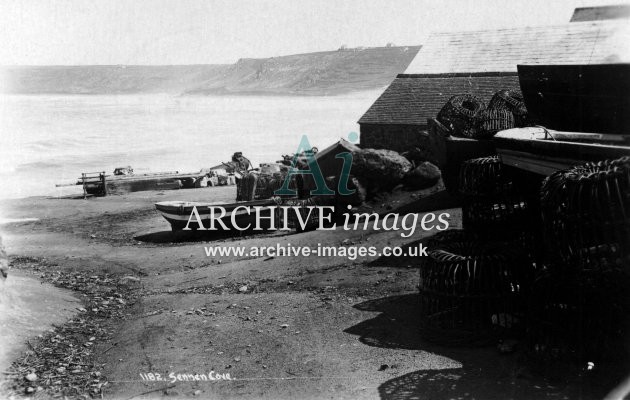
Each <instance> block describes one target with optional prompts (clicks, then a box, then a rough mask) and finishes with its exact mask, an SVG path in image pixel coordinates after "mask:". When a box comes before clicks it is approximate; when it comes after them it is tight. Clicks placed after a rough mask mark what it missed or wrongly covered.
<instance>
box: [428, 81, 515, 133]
mask: <svg viewBox="0 0 630 400" xmlns="http://www.w3.org/2000/svg"><path fill="white" fill-rule="evenodd" d="M437 120H438V121H439V122H440V123H441V124H442V125H444V126H445V127H446V128H447V129H448V130H449V132H450V133H451V134H452V135H454V136H460V137H466V138H471V139H488V138H491V137H492V136H494V135H495V134H496V133H497V132H499V131H502V130H505V129H511V128H515V127H522V126H526V125H527V108H526V107H525V103H524V101H523V95H522V94H521V93H520V92H518V91H515V90H500V91H498V92H496V93H495V94H494V96H492V99H491V100H490V102H489V103H488V106H487V107H486V105H485V104H484V102H483V101H482V100H481V99H480V98H479V97H477V96H474V95H472V94H462V95H456V96H453V97H451V98H450V99H449V100H448V101H447V102H446V104H445V105H444V107H442V109H441V110H440V112H439V113H438V115H437Z"/></svg>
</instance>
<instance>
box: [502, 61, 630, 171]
mask: <svg viewBox="0 0 630 400" xmlns="http://www.w3.org/2000/svg"><path fill="white" fill-rule="evenodd" d="M518 72H519V80H520V85H521V90H522V92H523V97H524V100H525V105H526V107H527V110H528V112H529V113H530V117H531V119H532V121H533V122H534V123H535V124H536V125H537V126H536V127H530V128H521V129H509V130H505V131H501V132H499V133H498V134H496V135H495V136H494V137H493V142H494V145H495V146H496V151H497V153H498V154H499V155H500V156H501V159H502V161H503V163H504V164H507V165H510V166H513V167H516V168H519V169H521V170H525V171H528V172H532V173H535V174H538V175H549V174H551V173H553V172H555V171H558V170H564V169H567V168H570V167H572V166H574V165H578V164H583V163H585V162H589V161H600V160H605V159H615V158H619V157H622V156H625V155H630V64H601V65H519V66H518Z"/></svg>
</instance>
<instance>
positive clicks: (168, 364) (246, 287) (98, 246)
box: [1, 186, 606, 399]
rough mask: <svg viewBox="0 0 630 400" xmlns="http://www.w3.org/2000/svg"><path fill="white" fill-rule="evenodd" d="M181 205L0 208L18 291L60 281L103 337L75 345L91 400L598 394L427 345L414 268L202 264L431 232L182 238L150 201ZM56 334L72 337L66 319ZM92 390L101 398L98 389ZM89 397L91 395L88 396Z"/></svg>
mask: <svg viewBox="0 0 630 400" xmlns="http://www.w3.org/2000/svg"><path fill="white" fill-rule="evenodd" d="M437 189H438V188H437V187H436V188H432V189H428V190H425V191H420V192H417V193H413V196H412V194H410V193H408V192H401V191H395V192H394V193H392V194H390V195H389V197H387V198H380V199H379V200H380V201H373V202H371V203H370V204H369V206H370V207H374V209H375V210H376V211H377V212H381V211H384V210H386V209H391V211H392V212H396V210H397V207H399V208H401V209H402V208H404V207H409V206H410V203H412V204H411V206H413V207H414V208H416V209H421V208H422V207H421V206H422V203H423V201H428V199H430V198H436V197H435V196H436V193H435V192H436V191H437ZM234 191H235V188H234V187H229V186H227V187H214V188H204V189H195V190H187V191H185V194H186V199H187V200H191V201H194V200H207V199H208V198H209V197H211V198H213V199H216V201H225V200H231V199H233V197H234ZM182 193H183V192H182V191H177V190H175V191H162V192H157V191H154V192H136V193H130V194H127V195H121V196H108V197H103V198H92V199H87V200H84V199H68V198H65V199H54V198H45V197H32V198H27V199H22V200H5V201H3V202H2V203H1V207H2V210H3V216H5V217H10V218H13V219H16V220H19V219H23V218H33V219H36V220H27V221H25V222H12V223H8V224H4V225H2V236H3V238H4V242H5V245H6V247H7V252H8V253H9V255H10V258H11V261H12V267H13V269H11V270H10V271H9V277H8V279H9V281H10V280H11V279H12V277H13V274H14V273H15V272H17V273H19V275H20V276H31V277H33V278H38V279H42V280H48V281H52V282H56V283H57V285H58V286H61V287H70V288H74V289H75V295H76V297H77V298H78V299H80V301H81V302H82V303H83V304H84V305H83V307H79V308H81V310H80V311H79V313H83V314H80V315H79V316H80V319H77V317H75V319H73V321H74V323H75V324H76V323H78V322H77V321H83V323H84V324H85V325H87V326H88V327H91V329H92V331H91V332H96V333H89V334H86V335H85V337H82V336H81V335H78V336H77V335H74V336H72V337H73V338H74V339H76V340H77V341H78V342H77V343H79V346H78V347H80V348H82V349H83V348H84V347H85V348H87V349H89V350H85V351H83V352H82V353H81V354H82V355H81V357H83V358H82V360H83V361H82V363H85V364H89V367H84V368H83V369H78V370H75V371H79V372H77V373H76V374H75V375H72V382H73V385H75V386H76V387H77V388H79V387H80V386H81V385H80V384H81V383H83V384H84V385H85V386H83V388H84V389H82V390H84V393H91V394H92V395H95V394H96V395H97V396H100V393H102V394H103V396H104V398H113V399H117V398H130V397H131V396H134V398H136V397H135V396H138V398H155V397H162V396H168V397H169V398H173V397H174V398H180V397H189V396H201V397H203V398H236V397H238V398H252V399H253V398H269V399H289V398H296V397H300V398H391V399H396V398H407V396H410V395H416V396H418V397H417V398H455V397H458V398H485V399H488V398H490V399H491V398H496V399H503V398H506V397H505V396H506V393H508V394H509V395H510V397H511V398H523V399H525V398H558V399H561V398H573V397H575V396H577V394H578V392H579V393H580V395H581V396H583V397H582V398H591V396H592V397H593V398H597V397H601V395H602V393H605V390H606V386H603V384H602V383H600V384H598V385H593V384H592V382H590V381H588V382H590V383H588V382H586V381H585V382H586V383H584V382H582V384H576V382H568V381H566V380H563V379H556V380H555V381H554V380H552V379H550V378H542V377H541V376H538V375H536V374H535V373H534V372H532V371H531V370H530V369H529V368H528V367H527V366H526V365H525V364H524V363H523V360H522V357H521V355H519V352H515V353H511V354H501V353H500V352H499V351H497V349H496V345H495V344H492V345H490V346H486V347H480V348H451V347H443V346H440V345H436V344H432V343H430V342H428V341H426V340H424V339H423V338H422V337H421V335H420V334H419V330H418V321H417V318H416V317H415V316H416V315H417V314H418V309H417V307H418V301H417V285H418V278H419V274H418V269H417V268H418V263H417V260H414V259H413V258H406V257H391V258H385V257H383V258H377V257H369V256H366V257H358V258H357V259H356V260H352V261H351V260H348V259H344V258H340V257H310V258H304V257H235V256H231V257H221V258H219V257H208V256H207V255H206V253H205V251H204V246H218V247H236V246H275V245H276V244H278V243H281V244H285V243H291V244H292V245H294V246H299V245H313V244H316V243H321V244H322V245H348V244H352V245H362V244H369V245H372V246H377V247H383V246H386V245H387V246H403V245H409V244H411V243H418V242H422V241H424V240H426V239H427V237H428V236H430V235H431V234H432V233H431V232H425V231H423V230H422V229H417V230H416V233H415V234H414V236H413V237H409V238H402V237H401V235H400V232H397V231H382V230H381V231H370V230H368V231H362V230H350V231H344V230H334V231H319V230H315V231H310V232H304V233H299V234H297V233H295V232H288V233H287V232H265V233H259V234H243V235H239V234H235V235H230V236H225V235H223V236H217V235H216V234H215V235H214V236H213V235H212V234H208V233H206V234H197V235H192V234H186V233H182V232H180V233H179V234H178V235H176V236H175V237H173V235H172V232H171V231H170V226H169V225H168V223H167V222H166V221H165V220H164V219H163V218H162V217H161V216H160V215H159V214H158V213H157V212H156V211H155V209H154V203H155V202H157V201H167V200H174V199H179V198H181V196H182ZM437 196H438V198H439V196H440V194H439V193H438V194H437ZM443 204H444V205H445V206H446V207H444V208H445V209H444V212H448V213H449V214H450V216H451V217H450V223H451V224H450V229H456V228H458V227H460V226H461V209H459V208H453V207H455V206H453V205H448V204H447V202H445V203H443ZM379 207H382V208H381V209H379ZM93 282H96V283H93ZM104 293H106V294H104ZM95 310H96V311H95ZM81 315H83V316H82V317H81ZM58 326H61V327H62V328H63V326H64V325H63V323H62V321H59V324H58ZM81 329H87V328H81ZM57 330H59V329H57ZM75 332H76V330H75ZM54 334H55V333H54V332H53V333H49V334H48V335H54ZM45 338H46V334H45V335H44V339H41V338H39V339H38V338H30V340H33V343H37V340H40V341H42V340H44V341H45ZM77 338H78V339H77ZM74 339H73V340H74ZM83 342H86V343H87V342H91V343H92V344H90V345H85V344H84V343H83ZM34 346H35V349H36V350H37V349H38V347H37V345H36V344H35V345H34ZM23 350H27V349H26V347H23ZM38 354H40V353H38V352H37V351H35V354H31V357H34V358H35V359H36V358H37V355H38ZM73 354H74V353H73ZM77 354H78V353H77ZM24 357H25V356H24V354H23V355H21V356H19V357H18V365H22V366H24V365H27V364H28V362H26V364H25V363H24ZM31 360H33V358H31ZM86 360H88V361H89V362H88V361H86ZM56 368H57V367H56ZM64 368H66V367H64ZM68 368H73V367H72V366H69V367H68ZM80 372H83V373H85V375H81V374H80ZM97 372H98V373H97ZM148 374H154V375H148ZM155 374H159V378H160V379H161V380H158V379H157V376H156V375H155ZM195 376H197V379H195ZM203 376H205V377H206V378H208V379H207V380H203ZM210 376H212V377H213V378H214V379H210V378H209V377H210ZM95 377H96V379H95ZM151 377H153V378H154V380H152V379H151ZM217 377H219V378H220V379H217ZM14 378H15V381H14V382H18V383H19V384H18V385H17V386H14V390H15V388H17V390H23V388H24V387H25V386H28V382H26V385H25V384H24V380H23V379H22V378H21V377H19V376H17V377H15V376H14ZM226 378H229V379H226ZM59 379H61V378H59ZM52 380H53V381H54V378H53V379H52ZM94 381H95V382H97V383H93V385H99V386H93V387H92V386H90V382H94ZM53 383H54V382H53ZM36 384H37V383H34V384H33V385H36ZM52 386H54V384H53V385H52ZM94 388H96V389H98V391H97V392H90V391H91V390H93V389H94ZM42 390H43V389H42ZM47 390H48V389H47ZM52 390H53V392H54V390H57V391H58V392H61V391H62V389H59V388H57V389H54V388H53V389H52ZM67 390H70V389H67ZM78 390H79V389H77V391H78ZM46 393H48V394H51V392H46ZM65 393H66V394H68V395H71V396H75V397H76V396H77V395H78V394H79V393H78V392H77V393H70V392H65ZM143 396H144V397H143Z"/></svg>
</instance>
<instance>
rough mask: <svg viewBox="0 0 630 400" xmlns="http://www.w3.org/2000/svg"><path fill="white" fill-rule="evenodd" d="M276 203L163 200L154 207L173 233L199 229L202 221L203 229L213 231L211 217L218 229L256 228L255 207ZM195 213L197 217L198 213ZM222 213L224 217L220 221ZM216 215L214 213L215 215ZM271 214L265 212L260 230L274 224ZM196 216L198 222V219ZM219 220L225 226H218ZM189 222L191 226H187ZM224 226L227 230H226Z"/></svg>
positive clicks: (269, 200) (261, 219)
mask: <svg viewBox="0 0 630 400" xmlns="http://www.w3.org/2000/svg"><path fill="white" fill-rule="evenodd" d="M275 205H277V203H276V201H275V200H273V199H264V200H252V201H235V202H233V203H217V202H214V203H205V202H191V201H163V202H159V203H155V208H156V209H157V210H158V211H159V212H160V214H162V216H163V217H164V218H165V219H166V220H167V221H168V222H169V224H171V229H172V230H173V231H178V230H182V229H184V228H185V227H186V225H189V228H190V229H192V230H198V229H199V222H198V220H199V221H201V223H202V224H203V227H204V229H208V228H210V226H211V225H210V223H211V221H210V220H211V218H212V217H213V216H214V217H215V221H214V227H215V228H216V229H215V230H226V229H225V228H227V230H243V228H245V227H247V226H248V225H250V224H251V227H252V228H253V227H255V225H256V212H255V209H254V207H266V206H275ZM195 210H196V212H197V214H195ZM223 211H225V215H223V216H222V217H221V218H219V217H220V216H221V215H222V214H223ZM213 212H214V214H213ZM270 212H271V211H266V210H264V209H263V210H262V211H261V216H263V218H259V223H260V227H261V228H262V229H268V228H269V227H270V226H271V224H270V220H269V219H268V218H264V217H266V216H269V213H270ZM197 215H198V216H199V219H197ZM218 220H220V221H221V222H222V223H219V221H218ZM188 221H190V224H188ZM224 227H225V228H224Z"/></svg>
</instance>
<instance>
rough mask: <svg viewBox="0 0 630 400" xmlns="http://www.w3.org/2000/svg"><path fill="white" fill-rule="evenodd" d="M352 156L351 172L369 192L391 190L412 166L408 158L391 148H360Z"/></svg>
mask: <svg viewBox="0 0 630 400" xmlns="http://www.w3.org/2000/svg"><path fill="white" fill-rule="evenodd" d="M352 156H353V159H352V174H353V175H354V176H356V177H357V178H358V179H359V181H360V182H361V183H362V184H363V185H365V187H366V189H367V191H368V192H369V193H376V192H379V191H388V190H391V189H392V188H393V187H395V186H396V185H397V184H399V183H400V181H401V180H402V179H403V177H404V176H405V175H406V174H407V172H409V171H410V170H411V168H412V167H413V166H412V165H411V162H409V160H407V159H406V158H405V157H403V156H401V155H400V154H398V153H396V152H395V151H392V150H385V149H379V150H375V149H362V150H358V151H355V152H353V153H352Z"/></svg>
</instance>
